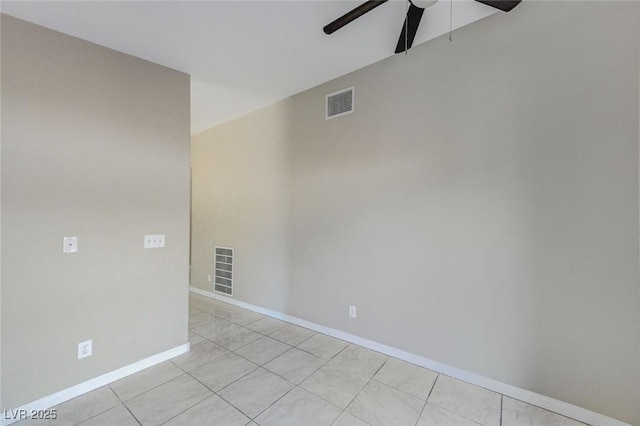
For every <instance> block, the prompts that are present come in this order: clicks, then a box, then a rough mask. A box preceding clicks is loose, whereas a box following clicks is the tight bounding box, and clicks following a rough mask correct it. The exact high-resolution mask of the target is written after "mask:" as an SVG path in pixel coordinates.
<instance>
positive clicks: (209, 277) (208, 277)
mask: <svg viewBox="0 0 640 426" xmlns="http://www.w3.org/2000/svg"><path fill="white" fill-rule="evenodd" d="M207 281H209V282H211V274H207Z"/></svg>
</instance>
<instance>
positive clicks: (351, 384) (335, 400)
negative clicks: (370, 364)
mask: <svg viewBox="0 0 640 426" xmlns="http://www.w3.org/2000/svg"><path fill="white" fill-rule="evenodd" d="M369 379H370V377H368V376H363V375H356V374H353V373H352V372H350V371H348V370H345V369H343V368H341V367H338V366H335V365H329V364H325V365H324V366H323V367H320V368H319V369H318V370H317V371H316V372H315V373H313V374H312V375H311V376H309V377H308V378H307V379H306V380H304V381H303V382H302V383H300V386H301V387H302V388H304V389H306V390H308V391H309V392H311V393H313V394H314V395H316V396H319V397H320V398H322V399H324V400H325V401H328V402H330V403H332V404H333V405H336V406H337V407H339V408H343V409H344V408H346V407H347V405H349V403H350V402H351V401H352V400H353V398H354V397H355V396H356V395H357V394H358V392H360V391H361V390H362V388H363V387H364V386H365V385H366V384H367V382H368V381H369Z"/></svg>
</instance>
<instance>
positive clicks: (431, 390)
mask: <svg viewBox="0 0 640 426" xmlns="http://www.w3.org/2000/svg"><path fill="white" fill-rule="evenodd" d="M439 378H440V374H438V375H437V376H436V379H435V380H434V381H433V384H432V385H431V389H430V390H429V395H427V401H428V400H429V398H430V397H431V392H433V390H434V389H435V388H436V382H437V381H438V379H439Z"/></svg>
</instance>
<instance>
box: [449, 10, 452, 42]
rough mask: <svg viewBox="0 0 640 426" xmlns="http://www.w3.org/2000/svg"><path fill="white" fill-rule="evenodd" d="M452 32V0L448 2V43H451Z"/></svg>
mask: <svg viewBox="0 0 640 426" xmlns="http://www.w3.org/2000/svg"><path fill="white" fill-rule="evenodd" d="M452 31H453V0H450V1H449V41H453V36H452V35H451V32H452Z"/></svg>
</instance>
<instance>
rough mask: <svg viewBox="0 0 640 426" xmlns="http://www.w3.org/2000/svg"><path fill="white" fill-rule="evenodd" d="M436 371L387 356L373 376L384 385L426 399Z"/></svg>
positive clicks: (434, 379)
mask: <svg viewBox="0 0 640 426" xmlns="http://www.w3.org/2000/svg"><path fill="white" fill-rule="evenodd" d="M436 377H438V373H436V372H434V371H431V370H427V369H426V368H422V367H418V366H417V365H414V364H410V363H408V362H404V361H401V360H399V359H395V358H389V359H388V360H387V362H385V364H384V365H383V366H382V368H381V369H380V370H379V371H378V372H377V373H376V375H375V376H374V377H373V378H374V380H377V381H379V382H381V383H384V384H385V385H389V386H391V387H393V388H396V389H398V390H401V391H402V392H405V393H408V394H410V395H413V396H415V397H417V398H420V399H422V400H423V401H426V399H427V396H429V392H431V388H432V387H433V384H434V382H435V381H436Z"/></svg>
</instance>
